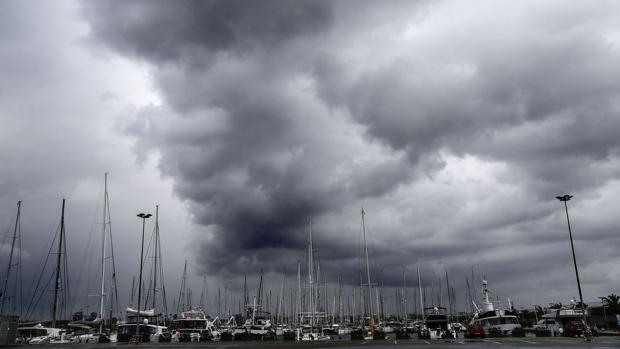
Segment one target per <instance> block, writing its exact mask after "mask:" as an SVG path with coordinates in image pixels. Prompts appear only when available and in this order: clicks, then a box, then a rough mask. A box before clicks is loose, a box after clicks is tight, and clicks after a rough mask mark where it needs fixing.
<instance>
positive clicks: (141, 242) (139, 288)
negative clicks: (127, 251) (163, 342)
mask: <svg viewBox="0 0 620 349" xmlns="http://www.w3.org/2000/svg"><path fill="white" fill-rule="evenodd" d="M138 217H140V218H142V240H140V276H139V277H138V279H139V281H138V316H137V322H136V336H137V338H136V339H137V341H136V343H140V342H142V337H141V336H140V302H141V301H142V300H141V298H142V261H143V256H144V225H145V223H146V219H147V218H149V217H151V214H150V213H139V214H138Z"/></svg>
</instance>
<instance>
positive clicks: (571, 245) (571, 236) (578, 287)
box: [555, 194, 590, 340]
mask: <svg viewBox="0 0 620 349" xmlns="http://www.w3.org/2000/svg"><path fill="white" fill-rule="evenodd" d="M572 197H573V196H572V195H568V194H565V195H562V196H556V197H555V198H556V199H558V200H560V201H562V202H563V203H564V210H565V211H566V222H567V223H568V236H569V238H570V248H571V250H572V251H573V264H574V265H575V276H576V277H577V289H578V290H579V302H580V303H581V315H582V317H583V324H584V326H586V339H587V340H590V336H589V330H587V326H588V323H587V322H586V309H585V305H584V304H583V295H582V293H581V283H580V282H579V271H578V270H577V259H575V246H574V245H573V233H572V231H571V229H570V219H569V218H568V205H567V204H566V203H567V202H568V200H570V199H571V198H572Z"/></svg>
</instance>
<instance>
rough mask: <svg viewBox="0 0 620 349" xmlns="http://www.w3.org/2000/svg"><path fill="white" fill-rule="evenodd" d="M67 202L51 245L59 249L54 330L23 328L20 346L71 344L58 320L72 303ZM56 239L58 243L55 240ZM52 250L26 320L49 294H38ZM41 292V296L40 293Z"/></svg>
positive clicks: (21, 328) (20, 328)
mask: <svg viewBox="0 0 620 349" xmlns="http://www.w3.org/2000/svg"><path fill="white" fill-rule="evenodd" d="M65 201H66V200H65V199H64V198H63V199H62V209H61V214H60V225H59V226H58V229H57V232H56V236H55V238H54V240H53V241H52V247H53V244H54V243H55V242H56V241H58V249H57V253H56V267H55V270H54V271H53V277H54V296H53V297H54V298H53V301H52V302H53V305H52V320H51V326H49V327H47V326H43V324H42V323H36V324H34V325H33V326H20V327H19V328H18V329H17V338H18V339H17V340H18V342H19V343H30V344H42V343H68V342H69V340H68V339H67V330H66V329H63V328H60V327H59V326H57V325H59V323H58V320H59V319H58V317H59V316H60V317H62V316H64V315H66V312H65V307H66V302H67V300H68V299H69V297H68V295H67V290H68V278H67V269H66V268H67V259H66V257H67V247H66V240H65ZM56 239H57V240H56ZM51 251H52V249H51V248H50V253H48V256H47V258H46V260H45V263H44V265H43V268H42V270H41V273H40V276H39V279H38V281H37V282H36V286H35V288H34V289H35V291H34V293H33V296H32V299H31V301H30V304H29V305H28V308H27V310H26V318H27V319H28V318H30V316H31V315H32V312H33V311H34V309H35V308H36V307H37V305H38V304H39V301H40V300H41V298H42V296H43V295H44V294H45V293H46V290H39V286H42V285H41V283H42V280H43V277H44V275H45V274H46V266H47V262H48V260H49V257H50V255H52V252H51ZM39 292H40V293H39Z"/></svg>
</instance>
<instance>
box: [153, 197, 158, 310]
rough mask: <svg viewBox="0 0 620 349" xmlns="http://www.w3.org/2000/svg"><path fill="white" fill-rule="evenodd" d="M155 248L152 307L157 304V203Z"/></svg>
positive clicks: (156, 209)
mask: <svg viewBox="0 0 620 349" xmlns="http://www.w3.org/2000/svg"><path fill="white" fill-rule="evenodd" d="M154 240H155V248H154V249H153V251H154V252H155V255H154V256H153V309H155V308H156V306H157V272H158V268H157V266H158V264H157V258H158V254H159V205H155V239H154Z"/></svg>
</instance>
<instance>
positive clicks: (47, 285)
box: [26, 274, 54, 320]
mask: <svg viewBox="0 0 620 349" xmlns="http://www.w3.org/2000/svg"><path fill="white" fill-rule="evenodd" d="M42 276H43V275H41V277H42ZM53 279H54V274H50V275H49V278H48V279H47V282H46V283H45V284H44V287H43V289H41V290H35V293H34V295H33V300H34V298H36V296H37V291H38V292H39V295H38V296H39V297H38V298H36V301H35V302H34V304H33V307H32V313H29V312H27V313H26V320H30V316H31V315H33V313H34V309H36V308H37V306H38V305H39V302H40V301H41V298H43V295H45V291H46V290H47V288H48V287H49V286H50V283H51V282H52V280H53ZM29 309H30V308H29Z"/></svg>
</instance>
